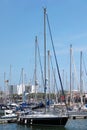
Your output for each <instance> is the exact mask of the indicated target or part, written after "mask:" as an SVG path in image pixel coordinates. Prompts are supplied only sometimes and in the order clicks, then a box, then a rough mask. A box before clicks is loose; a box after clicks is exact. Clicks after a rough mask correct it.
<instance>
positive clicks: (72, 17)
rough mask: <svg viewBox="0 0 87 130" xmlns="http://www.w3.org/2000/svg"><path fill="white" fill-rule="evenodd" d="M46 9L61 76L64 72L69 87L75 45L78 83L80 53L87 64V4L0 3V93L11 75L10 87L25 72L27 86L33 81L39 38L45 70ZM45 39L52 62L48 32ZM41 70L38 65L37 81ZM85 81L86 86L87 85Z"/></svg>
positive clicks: (63, 0) (74, 0) (52, 0)
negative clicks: (71, 53) (36, 46)
mask: <svg viewBox="0 0 87 130" xmlns="http://www.w3.org/2000/svg"><path fill="white" fill-rule="evenodd" d="M44 8H46V9H47V14H48V17H49V21H50V27H51V32H52V37H53V41H54V46H55V51H56V56H57V60H58V64H59V68H60V73H61V75H62V70H64V72H65V75H66V74H67V78H68V79H67V81H68V83H69V80H70V76H69V75H70V45H71V44H72V50H73V63H74V65H72V66H73V69H72V70H73V71H75V70H76V77H77V79H78V82H79V77H80V74H79V71H80V52H81V51H82V52H83V55H84V63H85V65H84V66H86V64H87V60H86V59H87V1H86V0H0V89H1V88H3V86H4V74H5V79H9V77H10V74H11V83H12V84H18V83H19V81H20V76H21V69H22V68H23V69H24V73H25V79H26V82H29V81H30V80H33V75H34V68H35V36H37V37H38V44H39V48H40V55H41V60H42V66H43V62H44V61H43V59H44V40H43V39H44V27H43V25H44V19H43V17H44V11H43V9H44ZM46 38H47V50H50V53H51V56H52V59H53V52H52V46H51V40H50V35H49V31H48V28H47V32H46ZM54 62H55V61H54V60H53V65H55V63H54ZM10 66H11V67H10ZM84 66H83V70H84ZM39 68H40V67H39V63H38V69H37V71H38V72H37V73H38V74H37V75H38V78H40V76H41V74H40V73H39ZM54 68H55V67H54ZM10 70H11V73H10ZM85 71H86V68H85ZM85 71H84V75H85ZM64 77H66V76H64ZM86 78H87V77H85V79H84V80H85V81H84V82H87V81H86ZM65 86H66V85H65ZM84 86H85V85H84ZM66 87H67V86H66Z"/></svg>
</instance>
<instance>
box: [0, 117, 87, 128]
mask: <svg viewBox="0 0 87 130" xmlns="http://www.w3.org/2000/svg"><path fill="white" fill-rule="evenodd" d="M0 130H87V119H76V120H69V121H68V123H67V124H66V126H65V127H57V126H55V127H54V126H52V127H51V126H50V127H49V126H27V125H17V124H15V123H12V124H0Z"/></svg>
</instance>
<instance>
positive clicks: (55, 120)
mask: <svg viewBox="0 0 87 130" xmlns="http://www.w3.org/2000/svg"><path fill="white" fill-rule="evenodd" d="M67 121H68V117H47V118H34V117H30V118H20V120H19V123H20V124H27V125H48V126H65V125H66V123H67Z"/></svg>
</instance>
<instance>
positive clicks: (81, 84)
mask: <svg viewBox="0 0 87 130" xmlns="http://www.w3.org/2000/svg"><path fill="white" fill-rule="evenodd" d="M82 87H83V82H82V51H81V52H80V96H81V103H83V101H82V90H83V89H82Z"/></svg>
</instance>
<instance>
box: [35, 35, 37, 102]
mask: <svg viewBox="0 0 87 130" xmlns="http://www.w3.org/2000/svg"><path fill="white" fill-rule="evenodd" d="M36 92H37V36H36V37H35V100H37V99H36V98H37V96H36Z"/></svg>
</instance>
